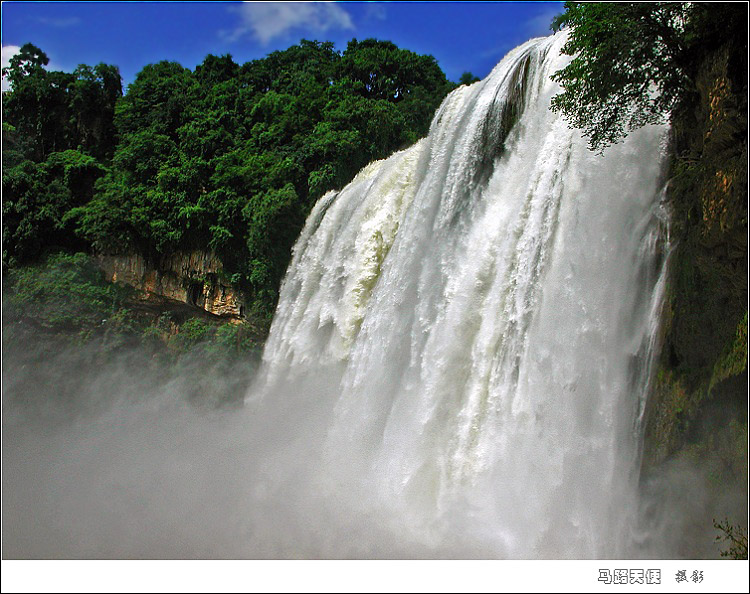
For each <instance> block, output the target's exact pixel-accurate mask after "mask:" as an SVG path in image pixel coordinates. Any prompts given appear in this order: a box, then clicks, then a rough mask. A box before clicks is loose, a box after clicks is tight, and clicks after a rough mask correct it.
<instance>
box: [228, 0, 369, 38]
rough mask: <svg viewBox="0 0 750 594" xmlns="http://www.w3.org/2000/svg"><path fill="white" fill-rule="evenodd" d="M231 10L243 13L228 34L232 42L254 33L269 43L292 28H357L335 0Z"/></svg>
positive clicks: (248, 4)
mask: <svg viewBox="0 0 750 594" xmlns="http://www.w3.org/2000/svg"><path fill="white" fill-rule="evenodd" d="M230 10H231V11H233V12H236V13H238V14H239V15H240V20H241V22H240V23H239V25H238V26H237V28H236V29H235V30H234V31H231V32H229V33H224V36H225V37H226V38H227V39H228V40H229V41H236V40H237V39H239V38H241V37H243V36H245V35H250V36H251V37H253V38H254V39H256V40H257V41H259V42H260V43H261V44H263V45H266V44H267V43H268V42H269V41H271V40H272V39H274V38H275V37H280V36H282V35H284V34H285V33H287V32H288V31H290V30H292V29H296V30H302V31H307V32H312V33H325V32H326V31H328V30H329V29H354V24H353V23H352V18H351V16H350V15H349V13H348V12H346V11H345V10H344V9H343V8H341V6H340V5H338V4H336V3H333V2H244V3H243V4H242V5H241V6H238V7H231V8H230Z"/></svg>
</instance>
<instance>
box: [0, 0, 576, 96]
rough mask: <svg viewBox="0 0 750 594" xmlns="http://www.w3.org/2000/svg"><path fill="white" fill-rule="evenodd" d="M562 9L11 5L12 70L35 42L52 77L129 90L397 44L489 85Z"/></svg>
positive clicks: (6, 24)
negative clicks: (102, 74)
mask: <svg viewBox="0 0 750 594" xmlns="http://www.w3.org/2000/svg"><path fill="white" fill-rule="evenodd" d="M559 12H562V3H560V2H466V1H464V2H299V3H273V2H13V1H9V2H3V3H2V59H3V65H4V66H5V65H7V61H8V60H9V59H10V56H11V55H12V54H13V53H14V51H17V50H18V47H19V46H21V45H23V44H24V43H26V42H31V43H33V44H34V45H36V46H37V47H39V48H41V49H42V50H44V51H45V52H46V53H47V55H48V56H49V58H50V65H49V66H48V68H49V69H56V70H66V71H72V69H74V68H75V67H76V66H77V65H78V64H81V63H84V64H90V65H94V64H97V63H99V62H105V63H107V64H114V65H117V66H119V67H120V72H121V74H122V77H123V82H124V85H127V84H128V83H130V82H132V81H133V80H134V78H135V75H136V74H137V73H138V71H139V70H141V68H143V67H144V66H145V65H146V64H150V63H153V62H158V61H160V60H174V61H176V62H179V63H180V64H182V65H183V66H186V67H188V68H191V69H192V68H195V66H196V65H197V64H200V63H201V62H202V61H203V59H204V58H205V56H206V55H207V54H209V53H212V54H216V55H220V54H226V53H229V54H232V56H233V57H234V59H235V61H236V62H238V63H244V62H247V61H248V60H253V59H256V58H262V57H263V56H265V55H266V54H268V53H270V52H272V51H274V50H278V49H285V48H287V47H289V46H290V45H293V44H295V43H298V42H299V40H300V39H315V40H318V41H333V42H334V43H335V44H336V48H337V49H339V50H343V49H345V48H346V42H347V41H348V40H350V39H352V38H354V37H356V38H357V39H365V38H368V37H375V38H377V39H385V40H390V41H393V42H394V43H395V44H396V45H398V46H399V47H403V48H406V49H410V50H412V51H415V52H418V53H422V54H431V55H433V56H435V58H437V60H438V62H439V64H440V66H441V68H442V69H443V71H444V72H445V73H446V75H447V76H448V78H449V79H451V80H454V81H455V80H458V78H459V77H460V76H461V73H462V72H464V71H467V70H468V71H471V72H472V73H474V74H475V75H477V76H479V77H480V78H481V77H484V76H485V75H487V74H488V73H489V71H490V70H491V69H492V67H493V66H494V65H495V64H496V63H497V62H498V61H500V59H501V58H502V57H503V55H504V54H505V53H507V52H508V50H510V49H512V48H513V47H515V46H516V45H518V44H519V43H522V42H523V41H526V40H527V39H530V38H531V37H538V36H541V35H548V34H550V31H549V23H550V21H551V19H552V17H553V16H554V15H555V14H558V13H559ZM3 87H4V88H5V84H4V85H3Z"/></svg>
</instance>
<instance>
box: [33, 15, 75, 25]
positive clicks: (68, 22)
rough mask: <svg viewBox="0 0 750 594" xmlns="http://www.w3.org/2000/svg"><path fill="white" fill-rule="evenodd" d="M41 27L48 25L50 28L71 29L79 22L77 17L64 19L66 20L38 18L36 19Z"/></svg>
mask: <svg viewBox="0 0 750 594" xmlns="http://www.w3.org/2000/svg"><path fill="white" fill-rule="evenodd" d="M37 20H38V21H39V22H40V23H42V24H43V25H50V26H51V27H72V26H73V25H77V24H78V23H80V22H81V19H80V18H78V17H66V18H49V17H40V18H38V19H37Z"/></svg>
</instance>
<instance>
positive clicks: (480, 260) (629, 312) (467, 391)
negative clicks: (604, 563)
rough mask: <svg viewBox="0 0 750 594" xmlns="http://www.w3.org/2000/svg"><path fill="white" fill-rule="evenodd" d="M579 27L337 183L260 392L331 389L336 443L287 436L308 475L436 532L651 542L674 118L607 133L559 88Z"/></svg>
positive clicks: (526, 543) (387, 524)
mask: <svg viewBox="0 0 750 594" xmlns="http://www.w3.org/2000/svg"><path fill="white" fill-rule="evenodd" d="M563 43H564V37H563V35H562V34H558V35H556V36H554V37H550V38H545V39H536V40H532V41H529V42H527V43H525V44H523V45H522V46H520V47H518V48H516V49H515V50H513V51H512V52H511V53H510V54H508V56H506V57H505V58H504V59H503V61H502V62H501V63H500V64H499V65H498V66H497V67H496V68H495V69H494V70H493V71H492V73H491V74H490V75H489V76H488V77H487V78H486V79H485V80H483V81H481V82H478V83H475V84H473V85H471V86H462V87H460V88H458V89H456V90H455V91H454V92H453V93H451V94H450V95H449V96H448V97H447V98H446V100H445V101H444V103H443V105H442V106H441V108H440V109H439V111H438V112H437V114H436V116H435V118H434V120H433V123H432V127H431V130H430V133H429V136H428V137H427V138H425V139H423V140H421V141H420V142H418V143H417V144H416V145H414V146H412V147H411V148H409V149H406V150H404V151H402V152H399V153H397V154H395V155H393V156H391V157H390V158H388V159H386V160H384V161H380V162H376V163H373V164H371V165H369V166H367V167H366V168H365V169H364V170H362V172H360V174H359V175H358V176H357V177H356V178H355V179H354V181H352V183H350V184H349V185H348V186H346V187H345V188H344V189H343V190H341V191H340V192H331V193H329V194H327V195H325V196H324V197H323V198H321V200H320V201H319V202H318V204H317V205H316V206H315V208H314V209H313V211H312V213H311V215H310V217H309V219H308V221H307V224H306V227H305V229H304V231H303V233H302V235H301V237H300V238H299V240H298V242H297V244H296V246H295V248H294V257H293V261H292V264H291V266H290V268H289V271H288V272H287V276H286V279H285V281H284V284H283V286H282V291H281V299H280V302H279V307H278V311H277V313H276V316H275V318H274V322H273V326H272V328H271V334H270V338H269V340H268V343H267V345H266V350H265V353H264V367H263V370H262V374H261V377H260V379H259V382H258V384H257V385H256V386H255V387H254V388H253V390H252V391H251V393H250V395H249V396H248V399H247V401H248V404H249V405H251V406H252V405H254V406H255V408H256V409H257V410H258V411H261V410H263V408H264V407H265V406H267V405H268V403H269V402H276V403H278V401H279V399H282V398H285V399H287V400H288V402H289V404H288V407H289V408H288V410H291V409H293V408H294V407H295V406H296V405H295V404H294V403H303V402H304V403H305V405H304V406H305V408H306V409H307V408H308V407H312V408H314V407H315V405H314V404H312V403H314V402H315V401H316V400H320V401H321V402H326V403H327V404H326V405H325V406H323V405H321V411H323V412H321V413H320V415H321V416H320V418H319V419H318V420H317V425H316V426H317V427H319V430H318V431H317V433H316V435H317V437H316V439H315V440H313V442H314V444H317V445H313V442H311V443H310V445H309V446H308V445H306V442H305V440H304V437H300V438H299V440H298V442H296V443H292V442H293V439H292V437H290V438H289V442H290V443H289V451H290V452H296V453H290V454H289V460H292V459H294V458H296V457H305V458H306V461H305V462H304V464H305V466H306V471H305V472H306V476H309V477H310V478H309V483H308V489H307V490H306V492H308V493H315V494H316V496H317V497H319V501H320V502H324V503H323V505H326V506H328V507H329V509H330V510H333V511H332V512H331V514H333V516H336V517H339V518H341V517H347V518H349V519H348V520H346V521H345V522H344V521H343V520H342V525H347V526H353V525H360V526H361V525H366V526H370V527H375V526H376V527H377V530H379V531H382V533H384V534H389V535H391V540H392V541H399V542H401V543H410V544H409V545H408V546H407V545H405V547H406V548H409V547H412V548H409V550H411V551H416V552H414V553H413V554H416V555H419V556H445V555H449V556H464V555H468V556H477V555H481V556H491V557H499V558H568V557H572V558H591V557H620V558H621V557H628V556H638V552H637V550H635V544H634V543H635V542H636V539H635V536H634V530H635V528H634V526H635V513H636V507H637V496H636V481H637V466H638V462H639V460H638V459H639V439H640V422H641V418H642V415H643V406H644V397H645V393H646V387H647V385H646V384H647V382H648V377H649V369H650V359H651V355H652V351H653V344H654V340H655V336H656V326H657V323H658V311H659V304H660V299H661V293H662V286H663V282H664V279H663V275H664V260H665V256H664V252H665V249H664V228H665V225H664V224H663V219H664V217H663V216H662V214H661V212H662V211H661V208H662V206H661V202H660V183H661V178H660V174H661V164H662V158H663V156H662V152H663V150H662V146H661V144H662V142H661V141H662V140H663V136H664V132H665V130H664V128H663V127H658V126H653V127H649V128H646V129H642V130H640V131H638V132H636V133H633V134H632V135H631V136H630V137H628V138H627V140H626V141H625V142H624V143H622V144H619V145H616V146H613V147H610V148H609V149H607V150H606V152H605V153H604V155H603V156H602V155H596V154H593V153H591V152H590V151H589V150H588V149H587V147H586V142H585V140H584V139H582V138H581V136H580V134H579V133H578V132H576V131H573V130H571V129H569V128H568V126H567V125H566V122H565V121H564V120H563V119H562V118H561V117H559V116H558V115H556V114H554V113H553V112H551V111H550V109H549V104H550V98H551V97H552V96H553V95H554V94H555V93H557V92H559V87H557V85H555V84H554V83H552V82H551V81H550V79H549V76H550V75H551V74H552V73H553V72H555V71H556V70H558V69H560V68H561V67H562V66H564V64H565V60H566V58H564V57H561V56H560V48H561V46H562V44H563ZM282 416H283V415H282ZM289 427H292V425H289ZM308 447H309V449H307V448H308ZM276 463H277V464H278V459H277V460H276ZM283 465H284V463H283V462H282V463H281V466H283ZM281 466H278V467H276V468H273V469H271V468H269V467H266V469H265V471H264V472H265V475H264V477H265V478H263V479H262V480H260V481H259V482H265V483H267V482H268V481H274V480H275V481H276V482H277V484H284V483H285V482H287V481H289V480H290V479H289V478H288V477H287V478H285V476H284V475H285V473H287V474H290V475H291V474H293V473H294V472H297V470H295V469H298V466H297V465H295V464H293V463H290V464H289V465H288V468H286V469H285V468H282V467H281ZM264 488H265V487H264ZM313 507H314V506H313ZM373 529H374V528H373ZM369 530H370V529H369V528H361V530H360V532H359V536H358V538H361V535H362V534H363V533H371V532H368V531H369ZM394 535H397V536H394ZM331 538H335V537H334V536H332V537H331ZM374 540H377V539H374ZM291 549H292V551H291V552H290V547H286V548H281V549H278V550H276V551H275V553H276V554H280V555H282V556H288V555H289V554H291V555H295V554H305V553H294V550H293V549H294V547H291ZM299 550H300V551H303V550H308V551H309V549H304V548H302V549H299ZM346 550H347V549H346V548H345V547H338V548H337V547H336V546H334V545H331V544H330V543H329V544H328V545H325V546H324V545H321V548H320V549H319V551H320V554H321V555H323V556H326V555H329V556H330V555H333V556H346V555H347V553H346V552H345V551H346ZM356 551H357V552H356V553H355V554H356V555H357V556H363V555H364V554H367V552H368V551H369V552H371V553H372V554H373V555H377V556H390V555H394V556H399V555H401V554H402V553H401V552H399V551H398V550H397V549H389V548H388V546H386V547H385V548H380V549H379V548H377V547H374V548H373V547H371V548H369V549H368V548H367V547H364V548H362V547H360V548H358V549H356ZM363 551H364V553H363ZM269 554H274V553H273V552H272V553H269Z"/></svg>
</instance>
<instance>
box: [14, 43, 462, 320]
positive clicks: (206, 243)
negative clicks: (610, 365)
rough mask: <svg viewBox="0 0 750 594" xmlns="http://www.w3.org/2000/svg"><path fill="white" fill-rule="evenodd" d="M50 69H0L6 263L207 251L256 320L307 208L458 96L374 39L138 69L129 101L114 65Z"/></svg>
mask: <svg viewBox="0 0 750 594" xmlns="http://www.w3.org/2000/svg"><path fill="white" fill-rule="evenodd" d="M47 63H48V58H47V56H46V55H45V53H44V52H43V51H42V50H41V49H39V48H37V47H35V46H34V45H32V44H27V45H25V46H23V48H21V51H20V52H19V53H18V54H17V55H15V56H14V57H13V58H12V60H11V64H10V66H9V67H8V68H7V69H6V71H5V72H4V75H5V76H7V79H8V81H9V83H10V85H11V91H10V92H9V93H5V94H4V96H3V114H4V118H3V141H4V149H3V266H4V267H5V268H7V267H11V268H13V267H15V266H17V265H20V264H28V263H32V262H36V261H38V260H39V259H40V258H42V257H43V256H44V255H45V254H47V253H49V252H51V251H55V250H61V249H62V250H67V251H80V250H82V251H89V252H91V251H94V252H96V253H129V252H137V253H139V254H141V255H142V256H144V257H145V258H146V259H147V260H149V261H151V262H154V263H156V262H157V261H158V257H159V256H160V255H164V254H170V253H174V252H176V251H186V250H191V249H203V250H210V251H211V252H213V253H215V254H217V255H218V256H219V257H220V258H221V260H222V262H223V263H224V267H225V273H226V276H227V277H228V279H229V280H230V282H231V283H232V284H234V285H237V286H239V287H241V288H242V289H244V290H245V291H247V292H248V293H249V294H250V295H251V299H252V301H253V303H254V306H255V308H256V309H257V310H259V311H261V312H264V313H266V314H270V312H272V310H273V307H274V305H275V300H276V297H277V291H278V285H279V282H280V279H281V277H282V275H283V273H284V271H285V269H286V266H287V264H288V262H289V254H290V249H291V246H292V243H293V242H294V240H295V239H296V237H297V235H298V234H299V231H300V229H301V227H302V224H303V223H304V220H305V217H306V215H307V213H308V211H309V209H310V208H311V206H312V204H314V203H315V201H316V200H317V199H318V198H319V197H320V196H321V195H322V194H323V193H325V192H326V191H328V190H331V189H334V188H341V187H342V186H343V185H345V184H346V183H347V182H348V181H350V180H351V179H352V178H353V176H354V175H355V174H356V173H357V171H359V169H361V168H362V167H363V166H364V165H366V164H367V163H369V162H370V161H372V160H375V159H381V158H384V157H386V156H388V155H389V154H391V153H392V152H393V151H395V150H398V149H400V148H405V147H406V146H409V145H410V144H412V143H414V142H415V141H416V140H417V139H418V138H420V137H421V136H424V135H425V134H426V132H427V130H428V128H429V125H430V120H431V118H432V114H433V112H434V111H435V109H436V108H437V106H438V105H439V104H440V102H441V100H442V99H443V97H444V96H445V95H446V94H447V93H448V92H449V91H450V90H451V89H453V88H454V87H455V86H456V85H455V84H454V83H451V82H449V81H448V80H447V79H446V77H445V75H444V74H443V72H442V70H441V69H440V67H439V66H438V64H437V62H436V61H435V59H434V58H433V57H431V56H423V55H418V54H416V53H414V52H411V51H408V50H405V49H400V48H398V47H396V46H395V45H394V44H392V43H390V42H387V41H376V40H372V39H368V40H364V41H357V40H356V39H354V40H352V41H350V42H349V44H348V46H347V48H346V50H345V51H343V52H338V51H336V50H335V49H334V46H333V44H332V43H328V42H325V43H321V42H314V41H302V42H301V43H300V44H299V45H295V46H293V47H290V48H289V49H287V50H285V51H277V52H274V53H271V54H270V55H268V56H267V57H265V58H263V59H260V60H254V61H252V62H248V63H246V64H243V65H239V64H237V63H235V62H234V61H233V60H232V57H231V56H229V55H224V56H214V55H209V56H207V57H206V58H205V60H204V61H203V62H202V63H201V64H200V65H198V66H197V67H196V68H195V70H192V71H191V70H190V69H188V68H184V67H182V66H181V65H179V64H177V63H174V62H166V61H164V62H159V63H157V64H149V65H147V66H146V67H144V68H143V69H142V70H141V71H140V72H139V73H138V75H137V77H136V79H135V81H134V82H133V83H132V84H131V85H129V87H128V89H127V92H126V93H125V94H124V95H123V94H122V84H121V79H120V76H119V72H118V69H117V67H116V66H113V65H107V64H98V65H97V66H94V67H92V66H87V65H83V64H82V65H80V66H79V67H78V68H77V69H76V70H75V71H74V72H73V73H65V72H54V71H48V70H46V69H45V68H44V66H45V65H46V64H47ZM464 78H465V79H466V80H467V81H470V80H473V78H472V77H471V76H470V75H468V74H466V75H465V76H464Z"/></svg>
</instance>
